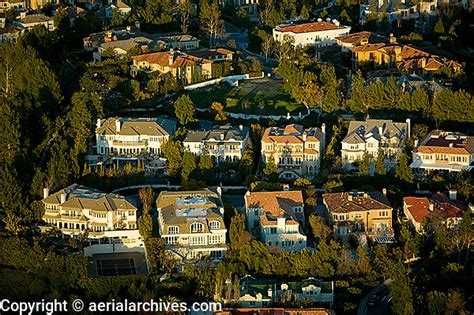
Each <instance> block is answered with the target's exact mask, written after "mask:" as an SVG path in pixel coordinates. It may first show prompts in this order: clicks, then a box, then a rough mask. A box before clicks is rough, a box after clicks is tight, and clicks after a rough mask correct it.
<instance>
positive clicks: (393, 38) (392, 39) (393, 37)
mask: <svg viewBox="0 0 474 315" xmlns="http://www.w3.org/2000/svg"><path fill="white" fill-rule="evenodd" d="M389 41H390V44H394V43H396V42H397V38H396V37H395V36H393V33H390V40H389Z"/></svg>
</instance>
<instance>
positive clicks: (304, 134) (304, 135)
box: [303, 131, 308, 142]
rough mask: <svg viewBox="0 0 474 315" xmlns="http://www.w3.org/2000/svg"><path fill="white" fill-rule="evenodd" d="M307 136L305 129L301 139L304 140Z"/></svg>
mask: <svg viewBox="0 0 474 315" xmlns="http://www.w3.org/2000/svg"><path fill="white" fill-rule="evenodd" d="M307 137H308V134H307V133H306V131H304V132H303V141H305V142H306V139H307Z"/></svg>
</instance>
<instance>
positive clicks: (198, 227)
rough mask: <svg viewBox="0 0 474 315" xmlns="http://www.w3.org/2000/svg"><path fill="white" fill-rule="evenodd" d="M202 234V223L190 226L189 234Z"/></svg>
mask: <svg viewBox="0 0 474 315" xmlns="http://www.w3.org/2000/svg"><path fill="white" fill-rule="evenodd" d="M202 232H204V224H202V223H197V222H195V223H193V224H191V233H202Z"/></svg>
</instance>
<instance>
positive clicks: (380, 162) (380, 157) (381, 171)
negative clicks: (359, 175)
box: [375, 150, 387, 175]
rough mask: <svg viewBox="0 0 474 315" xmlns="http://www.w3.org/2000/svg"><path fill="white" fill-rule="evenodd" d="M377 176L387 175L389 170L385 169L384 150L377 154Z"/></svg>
mask: <svg viewBox="0 0 474 315" xmlns="http://www.w3.org/2000/svg"><path fill="white" fill-rule="evenodd" d="M375 174H377V175H385V174H387V168H386V167H385V154H384V153H383V151H382V150H379V152H378V153H377V159H376V160H375Z"/></svg>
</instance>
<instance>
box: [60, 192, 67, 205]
mask: <svg viewBox="0 0 474 315" xmlns="http://www.w3.org/2000/svg"><path fill="white" fill-rule="evenodd" d="M66 196H67V195H66V194H61V204H63V203H65V202H66Z"/></svg>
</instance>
